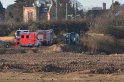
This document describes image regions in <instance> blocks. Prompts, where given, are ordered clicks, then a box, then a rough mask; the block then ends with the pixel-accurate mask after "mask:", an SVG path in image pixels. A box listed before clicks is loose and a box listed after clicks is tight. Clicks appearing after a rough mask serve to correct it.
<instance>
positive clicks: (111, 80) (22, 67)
mask: <svg viewBox="0 0 124 82" xmlns="http://www.w3.org/2000/svg"><path fill="white" fill-rule="evenodd" d="M31 80H33V82H42V81H44V82H49V81H50V82H51V81H53V82H63V81H64V82H73V81H74V82H75V81H76V82H83V81H84V82H123V81H124V55H123V54H112V55H86V54H83V53H82V54H77V53H64V52H61V53H52V54H50V53H48V54H44V53H24V54H21V53H20V54H1V55H0V82H17V81H18V82H31Z"/></svg>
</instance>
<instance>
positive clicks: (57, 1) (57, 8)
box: [56, 0, 58, 21]
mask: <svg viewBox="0 0 124 82" xmlns="http://www.w3.org/2000/svg"><path fill="white" fill-rule="evenodd" d="M57 20H58V1H57V0H56V21H57Z"/></svg>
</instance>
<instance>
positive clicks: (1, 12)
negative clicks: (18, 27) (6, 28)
mask: <svg viewBox="0 0 124 82" xmlns="http://www.w3.org/2000/svg"><path fill="white" fill-rule="evenodd" d="M4 18H5V8H3V5H2V3H1V1H0V22H1V21H3V20H4Z"/></svg>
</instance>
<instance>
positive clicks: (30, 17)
mask: <svg viewBox="0 0 124 82" xmlns="http://www.w3.org/2000/svg"><path fill="white" fill-rule="evenodd" d="M37 20H38V13H37V7H23V21H24V22H30V21H34V22H35V21H37Z"/></svg>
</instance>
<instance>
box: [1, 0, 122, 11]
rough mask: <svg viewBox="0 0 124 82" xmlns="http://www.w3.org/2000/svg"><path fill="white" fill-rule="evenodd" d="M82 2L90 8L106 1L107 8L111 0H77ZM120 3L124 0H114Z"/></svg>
mask: <svg viewBox="0 0 124 82" xmlns="http://www.w3.org/2000/svg"><path fill="white" fill-rule="evenodd" d="M0 1H1V2H2V3H3V6H4V7H5V8H6V7H7V6H8V5H10V4H12V3H14V1H15V0H0ZM78 1H80V2H81V3H82V5H83V6H84V8H85V9H90V8H92V7H102V3H103V2H106V3H107V8H109V7H110V5H111V3H112V0H78ZM116 1H119V2H120V3H121V4H124V0H116Z"/></svg>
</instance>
